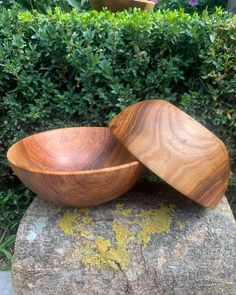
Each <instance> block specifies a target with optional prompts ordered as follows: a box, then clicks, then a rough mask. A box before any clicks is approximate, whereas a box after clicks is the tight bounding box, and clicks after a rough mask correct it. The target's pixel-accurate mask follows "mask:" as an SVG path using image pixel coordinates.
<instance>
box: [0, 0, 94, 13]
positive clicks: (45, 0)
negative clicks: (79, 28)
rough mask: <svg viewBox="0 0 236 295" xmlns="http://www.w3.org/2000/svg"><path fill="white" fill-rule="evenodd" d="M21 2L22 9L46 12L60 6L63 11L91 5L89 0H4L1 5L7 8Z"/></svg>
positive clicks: (0, 2)
mask: <svg viewBox="0 0 236 295" xmlns="http://www.w3.org/2000/svg"><path fill="white" fill-rule="evenodd" d="M16 4H19V5H20V7H21V8H22V9H27V10H33V9H35V10H37V11H38V12H40V13H46V12H47V10H48V9H53V8H55V7H57V6H59V7H60V8H61V9H62V10H63V11H70V10H71V9H72V8H85V7H87V8H88V7H89V5H88V1H87V0H2V1H0V5H3V6H4V7H6V8H11V7H12V6H14V5H16Z"/></svg>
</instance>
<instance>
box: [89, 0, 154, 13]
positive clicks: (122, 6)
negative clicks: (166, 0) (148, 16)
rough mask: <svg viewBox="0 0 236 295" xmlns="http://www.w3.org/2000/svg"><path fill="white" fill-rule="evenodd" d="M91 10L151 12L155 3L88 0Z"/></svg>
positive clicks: (128, 0)
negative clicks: (105, 8)
mask: <svg viewBox="0 0 236 295" xmlns="http://www.w3.org/2000/svg"><path fill="white" fill-rule="evenodd" d="M89 1H90V4H91V6H92V8H93V9H95V10H97V11H101V10H102V9H103V8H104V7H107V8H108V9H109V10H110V11H112V12H117V11H123V10H126V9H129V8H134V7H137V8H140V9H141V10H147V11H152V10H153V8H154V6H155V3H154V2H152V1H146V0H89Z"/></svg>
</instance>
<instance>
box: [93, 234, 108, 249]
mask: <svg viewBox="0 0 236 295" xmlns="http://www.w3.org/2000/svg"><path fill="white" fill-rule="evenodd" d="M95 243H96V244H97V247H98V250H99V251H100V252H103V253H105V252H106V251H107V250H108V249H109V248H110V247H111V243H110V241H109V240H106V239H104V238H103V237H102V236H98V237H97V239H96V241H95Z"/></svg>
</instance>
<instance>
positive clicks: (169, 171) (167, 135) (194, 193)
mask: <svg viewBox="0 0 236 295" xmlns="http://www.w3.org/2000/svg"><path fill="white" fill-rule="evenodd" d="M109 127H110V128H111V130H112V132H113V134H114V135H115V136H116V138H117V139H119V140H120V141H121V142H122V144H124V145H125V147H126V148H127V149H128V150H129V151H130V152H131V153H132V154H133V155H134V156H135V157H136V158H137V159H138V160H140V161H141V162H142V163H143V164H144V165H145V166H147V167H148V168H149V169H150V170H152V171H153V172H154V173H155V174H157V175H158V176H159V177H161V178H162V179H163V180H165V181H166V182H167V183H168V184H170V185H171V186H172V187H174V188H175V189H177V190H178V191H179V192H181V193H182V194H184V195H186V196H188V197H189V198H191V199H192V200H194V201H196V202H198V203H199V204H201V205H203V206H205V207H210V208H213V207H215V206H216V205H217V204H218V202H219V201H220V199H221V198H222V196H223V194H224V192H225V190H226V188H227V184H228V177H229V172H230V167H229V157H228V153H227V150H226V148H225V145H224V144H223V142H222V141H221V140H220V139H219V138H217V137H216V136H215V135H214V134H213V133H211V132H210V131H209V130H207V129H206V128H205V127H203V126H202V125H201V124H199V123H198V122H197V121H195V120H194V119H192V118H191V117H189V116H188V115H187V114H186V113H184V112H183V111H181V110H180V109H178V108H177V107H175V106H174V105H172V104H170V103H168V102H166V101H163V100H147V101H142V102H140V103H137V104H134V105H132V106H130V107H128V108H127V109H125V110H124V111H123V112H121V113H120V114H119V115H118V116H117V117H116V118H114V119H113V120H112V121H111V123H110V125H109Z"/></svg>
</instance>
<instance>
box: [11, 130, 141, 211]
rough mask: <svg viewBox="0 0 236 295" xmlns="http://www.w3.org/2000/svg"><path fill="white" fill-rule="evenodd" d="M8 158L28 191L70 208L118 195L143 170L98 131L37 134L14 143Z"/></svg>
mask: <svg viewBox="0 0 236 295" xmlns="http://www.w3.org/2000/svg"><path fill="white" fill-rule="evenodd" d="M7 158H8V161H9V162H10V166H11V167H12V169H13V170H14V172H15V174H16V175H17V176H18V177H19V179H20V180H21V181H22V182H23V183H24V184H25V185H26V186H27V187H28V188H29V189H31V190H32V191H33V192H35V193H37V194H38V195H39V196H41V197H42V198H45V199H47V200H49V201H53V202H56V203H61V204H64V205H69V206H72V207H87V206H93V205H98V204H101V203H103V202H106V201H109V200H112V199H114V198H116V197H118V196H120V195H122V194H123V193H125V192H126V191H128V190H129V189H130V188H131V187H132V186H133V185H134V184H135V183H136V181H137V180H138V178H139V177H140V176H141V175H142V171H143V166H142V164H141V163H140V162H139V161H137V160H136V159H135V157H134V156H133V155H132V154H131V153H129V152H128V151H127V150H126V148H125V147H123V146H122V145H121V144H120V143H119V141H118V140H117V139H116V138H115V137H114V136H113V134H112V132H111V131H110V129H109V128H103V127H74V128H65V129H56V130H52V131H46V132H41V133H38V134H35V135H32V136H29V137H26V138H24V139H22V140H20V141H19V142H17V143H15V144H14V145H13V146H12V147H11V148H10V149H9V150H8V153H7Z"/></svg>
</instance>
